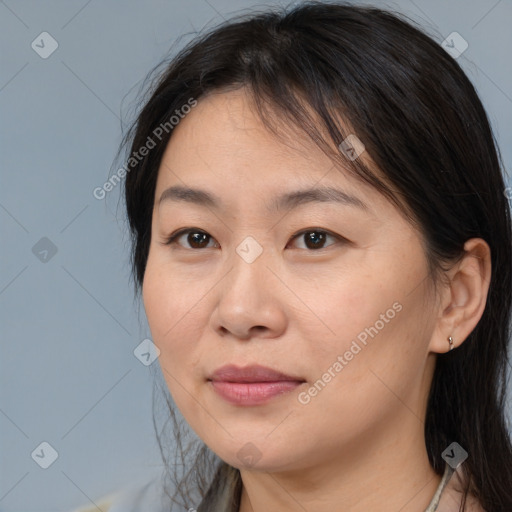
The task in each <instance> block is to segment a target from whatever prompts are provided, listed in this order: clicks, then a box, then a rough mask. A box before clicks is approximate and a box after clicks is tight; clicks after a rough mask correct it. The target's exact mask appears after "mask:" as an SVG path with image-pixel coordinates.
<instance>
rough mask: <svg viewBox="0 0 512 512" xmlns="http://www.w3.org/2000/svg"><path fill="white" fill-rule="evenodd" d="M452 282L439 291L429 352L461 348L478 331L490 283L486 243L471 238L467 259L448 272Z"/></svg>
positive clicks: (465, 248) (465, 250) (465, 247)
mask: <svg viewBox="0 0 512 512" xmlns="http://www.w3.org/2000/svg"><path fill="white" fill-rule="evenodd" d="M446 277H447V278H448V279H449V282H448V283H447V284H446V285H443V288H442V291H440V300H439V306H438V307H439V309H438V312H439V316H438V318H437V322H436V326H435V329H434V332H433V335H432V338H431V340H430V345H429V348H430V351H431V352H436V353H443V352H448V351H449V349H450V344H449V342H448V337H449V336H451V337H452V339H453V348H454V349H455V348H457V347H458V346H460V345H461V344H462V343H463V342H464V340H465V339H466V338H467V337H468V336H469V334H470V333H471V331H473V329H474V328H475V327H476V325H477V323H478V322H479V320H480V318H481V317H482V314H483V312H484V309H485V304H486V301H487V293H488V291H489V283H490V281H491V250H490V248H489V245H488V244H487V242H485V240H483V239H481V238H471V239H470V240H468V241H467V242H466V243H465V244H464V256H463V258H462V260H461V261H460V262H458V263H457V264H456V265H455V266H454V267H453V268H451V269H450V270H448V271H447V273H446Z"/></svg>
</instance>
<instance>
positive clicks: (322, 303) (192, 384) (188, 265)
mask: <svg viewBox="0 0 512 512" xmlns="http://www.w3.org/2000/svg"><path fill="white" fill-rule="evenodd" d="M287 130H288V132H287V133H289V134H290V137H289V138H288V139H287V140H282V139H281V138H277V137H276V136H275V135H273V134H272V133H270V132H269V131H268V130H267V129H266V128H265V127H264V125H263V124H262V122H261V120H260V119H259V118H258V116H257V115H256V114H255V113H254V109H253V108H252V106H251V102H250V100H249V98H248V96H247V95H246V94H245V93H244V91H243V90H239V91H235V92H233V91H231V92H224V93H217V94H212V95H210V96H208V97H203V98H201V99H200V101H199V102H198V105H197V106H196V107H195V108H194V109H192V111H191V112H190V114H188V115H187V116H186V117H185V118H184V119H183V120H182V121H181V122H180V124H179V125H178V126H177V127H176V128H175V129H174V131H173V135H172V137H171V139H170V142H169V144H168V146H167V148H166V152H165V154H164V156H163V159H162V163H161V167H160V169H159V174H158V180H157V185H156V191H155V207H154V210H153V219H152V228H151V229H152V232H151V245H150V250H149V257H148V261H147V267H146V272H145V277H144V283H143V300H144V306H145V310H146V314H147V317H148V321H149V325H150V329H151V333H152V336H153V341H154V343H155V344H156V345H157V346H158V348H159V349H160V351H161V353H160V357H159V362H160V365H161V368H162V372H163V375H164V377H165V379H166V382H167V385H168V387H169V391H170V393H171V394H172V396H173V399H174V400H175V402H176V405H177V406H178V408H179V409H180V411H181V413H182V414H183V416H184V418H185V419H186V421H187V422H188V423H189V425H190V426H191V428H192V429H193V430H194V431H195V432H196V433H197V435H198V436H199V437H200V438H201V439H202V440H203V441H204V442H205V443H206V444H207V445H208V446H209V447H210V448H211V449H212V450H213V451H214V452H216V453H217V454H218V455H219V457H221V458H222V459H223V460H224V461H226V462H228V463H229V464H231V465H232V466H235V467H237V468H239V469H240V471H241V476H242V480H243V492H242V501H241V506H240V512H249V511H253V512H265V511H268V510H280V511H304V510H307V511H333V510H350V511H352V512H359V511H365V512H366V511H368V510H379V511H380V512H388V511H389V512H396V511H398V510H400V511H401V512H404V511H423V510H424V508H425V507H426V506H427V505H428V503H429V502H430V500H431V498H432V495H433V494H434V492H435V489H436V488H437V486H438V484H439V482H440V477H439V476H438V475H436V474H435V472H434V471H433V469H432V468H431V467H430V465H429V462H428V458H427V451H426V447H425V441H424V434H423V428H424V419H425V409H426V403H427V396H428V391H429V388H430V385H431V381H432V375H433V371H434V367H435V359H436V357H437V354H438V353H444V352H447V351H448V349H449V344H448V341H447V338H448V336H452V337H453V339H454V342H455V346H456V347H457V346H458V345H460V344H461V343H462V342H463V341H464V340H465V339H466V337H467V336H468V334H469V333H470V332H471V331H472V330H473V328H474V327H475V325H476V324H477V322H478V320H479V319H480V317H481V315H482V313H483V310H484V306H485V300H486V295H487V290H488V286H489V280H490V254H489V247H488V246H487V244H486V243H485V242H484V241H483V240H481V239H472V240H469V241H468V242H467V243H466V246H465V249H466V255H465V257H464V258H463V259H462V260H461V261H460V262H459V263H458V264H456V265H454V266H453V267H452V268H451V269H450V270H449V271H448V272H447V273H446V279H447V282H446V284H441V285H440V286H439V288H438V290H437V293H434V288H433V282H432V279H431V278H430V277H429V275H428V272H427V260H426V257H425V253H424V249H423V245H422V238H421V234H420V233H419V232H418V231H416V230H415V228H414V227H413V226H412V225H411V224H410V223H409V222H407V221H406V220H405V218H404V217H403V215H402V214H401V213H400V211H399V210H397V209H396V207H395V206H394V205H392V204H391V203H390V202H388V201H387V200H386V199H385V198H384V197H383V196H382V195H381V194H379V193H378V192H377V191H376V190H374V189H372V188H371V187H369V186H368V185H366V184H362V183H361V182H360V181H358V180H357V179H356V178H354V177H353V176H351V175H350V174H349V173H348V172H347V171H346V170H344V169H342V168H341V167H335V166H334V165H333V162H332V161H331V160H330V159H329V158H328V157H327V156H326V155H325V154H324V153H323V152H322V151H321V150H320V149H318V147H316V146H315V145H314V144H313V143H312V142H311V141H310V140H309V139H308V138H307V136H306V135H304V134H303V133H301V132H298V131H296V130H295V131H294V130H293V129H291V128H290V127H288V128H287ZM360 158H365V159H367V158H369V157H368V155H367V153H363V154H362V155H361V156H360ZM173 185H184V186H185V185H186V186H189V187H197V188H201V189H204V190H207V191H209V192H211V193H213V194H215V195H217V196H218V197H219V198H220V199H221V201H222V207H221V208H219V209H214V208H212V207H210V206H208V207H207V206H205V205H199V204H193V203H189V202H184V201H170V200H169V201H165V202H162V203H161V204H159V203H158V199H159V198H160V196H161V194H162V192H163V191H164V190H165V189H167V188H168V187H170V186H173ZM320 185H325V186H327V185H330V186H333V187H336V188H338V189H341V190H343V191H345V192H346V193H349V194H351V195H353V196H356V197H357V198H359V199H360V200H361V201H363V202H364V203H365V204H366V205H367V207H368V208H367V210H364V209H362V208H358V207H356V206H352V205H344V204H338V203H327V202H316V203H314V202H312V203H307V204H303V205H301V206H299V207H297V208H296V209H293V210H290V211H285V210H282V211H278V212H274V213H270V212H269V211H267V209H266V204H267V203H269V202H270V201H271V200H272V199H273V198H274V197H277V196H278V195H280V194H282V193H284V192H286V191H291V190H297V189H305V188H310V187H313V186H320ZM180 228H194V229H195V230H196V231H195V232H197V229H199V230H200V232H206V233H207V234H208V235H209V237H207V238H206V240H205V241H204V244H203V245H202V246H199V248H194V246H192V245H190V243H191V242H192V243H194V239H192V241H191V239H190V237H187V234H185V235H182V236H181V237H180V238H179V239H177V241H175V243H174V244H173V245H165V244H164V242H165V240H166V238H167V237H168V236H169V235H170V234H171V233H173V232H175V231H177V230H178V229H180ZM312 228H315V229H312ZM318 230H325V231H327V232H329V233H332V234H333V235H336V236H329V237H327V238H326V239H325V243H324V246H323V248H321V249H315V248H310V247H311V245H310V246H308V245H307V239H305V237H304V233H302V235H299V236H296V237H295V238H294V235H295V234H297V233H298V232H302V231H307V233H309V232H311V231H318ZM307 233H306V234H307ZM248 236H251V237H252V238H254V239H255V240H256V241H257V243H258V244H259V245H260V247H261V248H262V250H263V252H262V253H261V255H260V256H259V257H257V258H256V259H255V260H254V261H253V262H252V263H248V262H247V261H245V260H244V259H243V258H242V257H240V256H239V255H238V253H237V252H236V248H237V247H238V246H239V244H240V243H241V242H242V241H243V240H244V239H245V238H246V237H248ZM196 237H197V235H196ZM199 240H200V239H199ZM204 246H206V248H201V247H204ZM195 247H197V245H196V246H195ZM397 303H398V304H399V305H400V306H401V310H400V311H399V312H396V314H395V315H394V317H393V318H392V319H389V318H387V319H388V321H387V322H385V324H384V327H383V328H381V329H380V330H378V334H377V335H375V336H374V337H373V338H370V337H369V338H368V342H367V344H366V345H362V344H361V343H359V345H361V347H362V348H361V350H360V351H359V352H358V353H357V354H356V355H355V356H354V357H353V358H352V359H351V360H350V361H347V364H346V365H344V366H343V369H342V370H341V371H339V372H338V373H336V372H335V375H336V376H335V377H332V378H331V380H330V381H329V382H328V383H327V384H326V385H325V387H323V389H322V390H321V391H320V392H318V393H317V394H316V396H313V397H311V399H310V401H309V402H308V403H307V404H304V403H301V402H300V401H299V399H298V398H299V394H300V393H304V392H307V391H308V389H310V388H311V387H312V386H313V384H314V383H315V382H316V381H318V379H320V378H321V377H322V375H324V374H325V373H326V372H327V370H328V369H329V368H332V366H333V363H335V361H336V360H337V357H338V356H339V355H342V356H343V354H345V352H346V351H347V350H349V349H350V346H351V343H352V341H353V340H356V339H357V335H358V334H360V333H361V332H362V331H364V330H365V328H368V327H370V326H375V325H376V321H377V320H379V319H381V318H382V317H381V315H382V314H385V312H386V311H388V310H389V309H390V308H392V307H393V306H392V305H393V304H397ZM379 325H380V324H379ZM228 363H232V364H236V365H238V366H246V365H249V364H253V363H257V364H261V365H264V366H269V367H271V368H273V369H276V370H279V371H282V372H283V373H286V374H292V375H298V376H301V377H302V378H303V379H305V380H306V382H305V383H303V384H301V385H300V387H299V388H297V389H296V390H294V391H292V392H289V393H285V394H282V395H279V396H277V397H274V398H273V399H271V400H270V401H268V402H266V403H265V404H261V405H257V406H240V405H233V404H231V403H228V402H226V401H225V400H224V399H223V398H221V397H220V396H219V395H218V394H217V393H215V391H214V390H213V389H212V386H211V383H210V382H208V380H207V379H208V377H209V376H210V375H211V373H212V372H213V371H214V370H215V369H217V368H219V367H220V366H223V365H224V364H228ZM302 396H303V397H304V394H303V395H302ZM247 443H252V445H247ZM243 447H245V448H244V449H245V451H247V450H249V452H250V453H251V454H252V455H253V460H252V462H246V461H244V460H243V459H242V458H241V457H239V456H238V455H237V454H238V452H239V450H240V449H242V448H243ZM450 503H453V504H454V500H452V501H451V502H450ZM453 507H454V505H453ZM447 510H448V509H447Z"/></svg>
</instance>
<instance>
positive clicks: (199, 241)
mask: <svg viewBox="0 0 512 512" xmlns="http://www.w3.org/2000/svg"><path fill="white" fill-rule="evenodd" d="M184 235H187V237H186V241H187V243H188V244H189V247H183V246H182V245H181V244H180V243H179V239H180V238H182V237H183V236H184ZM208 240H214V239H213V238H212V236H211V235H209V234H208V233H206V231H202V230H200V229H197V228H186V229H180V230H179V231H177V232H175V233H172V234H171V235H170V236H168V237H167V238H166V239H165V242H163V243H164V245H175V244H178V245H179V246H180V247H182V248H184V249H192V250H193V249H208V248H209V247H208V244H207V241H208Z"/></svg>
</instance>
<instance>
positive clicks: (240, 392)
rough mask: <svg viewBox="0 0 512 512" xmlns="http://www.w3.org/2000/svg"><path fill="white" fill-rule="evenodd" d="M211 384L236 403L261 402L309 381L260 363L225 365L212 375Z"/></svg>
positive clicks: (232, 402)
mask: <svg viewBox="0 0 512 512" xmlns="http://www.w3.org/2000/svg"><path fill="white" fill-rule="evenodd" d="M208 382H209V385H210V386H211V387H212V389H213V390H214V391H215V392H216V393H217V394H218V395H219V396H220V397H221V398H223V399H224V400H226V401H227V402H229V403H231V404H235V405H244V406H248V405H258V404H262V403H265V402H267V401H269V400H271V399H272V398H274V397H277V396H279V395H283V394H285V393H289V392H291V391H293V390H295V389H296V388H297V387H299V386H301V385H302V384H304V383H305V382H306V381H305V379H303V378H302V377H297V376H295V375H288V374H285V373H283V372H280V371H277V370H273V369H271V368H267V367H264V366H260V365H252V366H247V367H243V368H240V367H237V366H234V365H228V366H223V367H222V368H219V369H218V370H216V371H215V372H214V373H213V374H212V375H211V376H210V377H209V378H208Z"/></svg>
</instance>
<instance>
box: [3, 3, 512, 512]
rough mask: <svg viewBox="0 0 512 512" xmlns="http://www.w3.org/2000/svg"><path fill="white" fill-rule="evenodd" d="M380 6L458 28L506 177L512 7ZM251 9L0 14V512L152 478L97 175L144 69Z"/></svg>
mask: <svg viewBox="0 0 512 512" xmlns="http://www.w3.org/2000/svg"><path fill="white" fill-rule="evenodd" d="M275 3H277V2H267V3H266V5H272V4H275ZM283 3H284V2H283ZM375 3H376V4H378V5H381V6H384V7H385V6H388V7H390V8H395V9H397V10H399V11H401V12H403V13H406V14H408V15H409V16H411V17H412V18H413V19H415V20H418V21H420V22H421V23H422V24H423V25H424V26H425V27H426V29H427V31H428V32H429V33H430V34H431V35H432V36H433V37H434V38H435V39H436V40H437V41H439V42H441V41H442V40H443V39H444V37H446V36H447V35H448V34H450V33H451V32H453V31H457V32H459V33H460V34H461V35H462V36H463V37H464V38H465V39H466V40H467V41H468V43H469V47H468V49H467V50H466V52H465V53H464V54H463V55H462V56H461V57H460V58H459V61H460V62H461V63H462V65H463V67H464V69H465V70H466V71H467V73H468V74H469V76H470V78H471V79H472V80H473V82H474V83H475V85H476V87H477V89H478V91H479V93H480V95H481V97H482V98H483V102H484V105H485V107H486V108H487V111H488V113H489V116H490V119H491V122H492V124H493V127H494V130H495V132H496V136H497V139H498V142H499V144H500V146H501V150H502V154H503V158H504V161H505V164H506V166H507V168H508V169H510V164H511V162H512V123H511V119H512V73H511V68H510V48H512V31H511V30H510V26H511V21H512V4H511V3H510V2H507V1H495V0H489V1H487V0H479V1H470V2H468V1H464V0H457V1H451V2H446V1H441V0H435V1H428V2H427V1H420V0H416V1H414V2H413V1H409V0H403V1H398V2H395V3H392V2H386V3H378V2H375ZM255 5H259V6H262V5H263V4H261V3H257V2H253V1H249V0H245V1H236V2H235V1H228V0H208V1H206V0H187V1H184V0H183V1H170V0H168V1H164V0H150V1H144V2H142V1H141V2H135V1H124V2H121V1H119V0H118V1H112V0H111V1H104V2H100V1H99V0H91V1H86V0H74V1H66V2H64V1H45V2H41V1H40V0H37V1H36V0H32V1H28V0H27V1H23V0H18V1H15V0H6V1H5V2H0V39H1V44H2V53H1V75H0V105H1V112H0V114H1V118H0V119H1V125H0V129H1V148H0V155H1V157H0V158H1V161H0V165H1V188H0V223H1V229H2V231H1V233H2V234H1V243H2V252H1V275H0V312H1V313H0V315H1V318H0V321H1V343H2V345H1V348H2V351H1V356H0V357H1V359H0V365H1V369H0V378H1V391H0V463H1V473H0V511H1V512H15V511H16V512H20V511H23V512H27V511H34V512H35V511H37V512H42V511H53V512H55V511H65V510H70V509H72V508H74V507H76V506H78V505H81V504H90V500H94V501H95V500H97V499H98V498H99V497H100V496H102V495H105V494H108V493H110V492H112V491H114V490H115V489H117V488H119V487H122V486H124V485H126V484H128V483H130V482H134V481H140V480H141V479H144V478H145V477H147V476H148V475H150V474H151V473H154V472H155V471H158V470H159V469H160V468H159V465H160V464H161V461H160V456H159V453H158V450H157V448H156V443H155V440H154V433H153V427H152V423H151V390H152V380H153V376H152V374H151V371H150V368H148V367H146V366H144V365H143V364H141V363H140V362H139V361H138V360H137V359H136V358H135V357H134V355H133V350H134V348H135V347H136V346H137V345H138V344H139V343H140V342H141V341H142V340H143V339H144V338H146V337H149V330H148V329H147V325H146V323H145V319H144V314H143V309H142V308H140V311H141V312H140V314H139V308H138V307H137V305H136V304H134V302H133V297H132V288H131V283H130V282H129V265H128V247H129V246H128V238H127V236H126V235H125V225H124V220H123V210H122V208H121V203H119V206H118V199H119V197H118V192H119V189H120V187H117V188H116V189H115V190H114V191H113V192H111V193H110V194H109V195H108V201H106V202H105V201H98V200H97V199H95V198H94V197H93V195H92V191H93V189H94V188H95V187H97V186H101V185H102V184H103V183H104V182H105V180H106V179H107V178H108V175H109V169H110V166H111V164H112V161H113V158H114V156H115V152H116V150H117V146H118V143H119V140H120V133H121V130H120V126H121V124H120V117H121V112H122V113H123V116H124V115H125V114H126V113H127V112H128V108H129V107H130V106H131V105H133V103H132V102H133V99H134V98H135V93H136V91H137V89H138V87H139V85H140V81H141V80H142V79H143V78H144V77H145V75H146V73H147V72H148V71H149V70H150V69H151V68H152V67H153V66H154V65H155V64H157V63H158V62H159V61H160V60H161V59H162V58H163V57H164V56H165V55H166V54H167V51H168V50H169V48H171V46H172V44H173V43H174V42H175V41H176V39H177V38H178V37H179V36H183V37H182V39H181V40H180V42H179V44H178V45H177V46H174V47H173V52H175V51H176V50H177V49H178V48H181V47H182V46H183V45H184V44H185V42H187V41H188V40H189V39H190V38H191V37H192V35H193V32H194V31H196V30H200V29H201V28H203V27H204V26H205V25H208V26H210V25H212V24H215V23H217V22H218V21H221V20H222V17H228V16H229V14H231V13H235V12H239V11H240V10H242V9H244V8H247V7H250V6H255ZM43 31H47V32H49V33H50V34H51V35H52V36H53V37H54V38H55V39H56V40H57V42H58V45H59V46H58V49H57V51H55V53H53V54H52V55H51V56H50V57H49V58H47V59H42V58H40V57H39V55H38V54H37V53H36V52H35V51H34V50H33V49H32V48H31V43H32V41H33V40H34V39H35V38H36V36H38V35H39V34H40V33H41V32H43ZM187 34H188V35H187ZM125 96H126V99H125V101H124V103H123V108H122V109H121V102H122V100H123V98H125ZM123 119H124V117H123ZM42 237H48V238H49V239H50V240H51V241H52V242H53V243H54V244H55V245H56V247H57V253H56V254H55V256H53V257H52V258H51V259H50V260H49V261H48V262H46V263H42V262H41V261H39V259H37V258H36V257H35V256H34V254H33V253H32V247H33V246H34V244H36V242H38V240H40V239H41V238H42ZM42 441H46V442H49V443H50V444H51V445H52V446H53V447H54V448H55V449H56V450H57V451H58V453H59V457H58V459H57V460H56V461H55V463H54V464H53V465H52V466H50V467H49V468H48V469H47V470H43V469H41V468H40V467H39V466H38V465H36V463H35V462H34V461H33V460H32V458H31V455H30V454H31V453H32V451H33V450H34V449H35V448H36V447H37V446H38V445H39V444H40V443H41V442H42Z"/></svg>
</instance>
